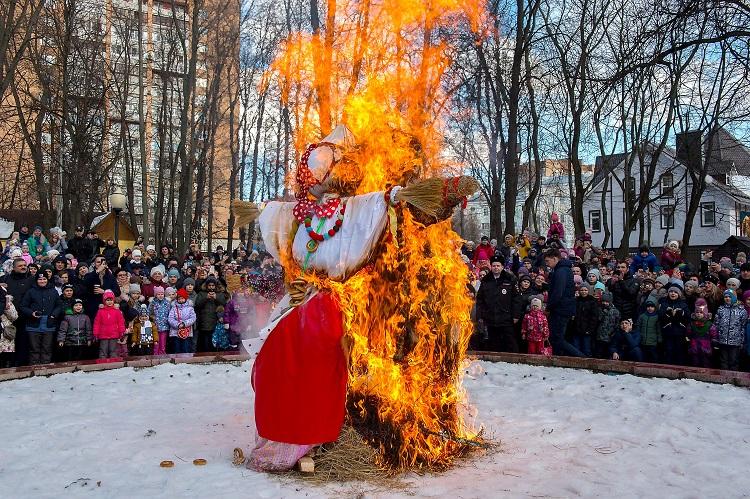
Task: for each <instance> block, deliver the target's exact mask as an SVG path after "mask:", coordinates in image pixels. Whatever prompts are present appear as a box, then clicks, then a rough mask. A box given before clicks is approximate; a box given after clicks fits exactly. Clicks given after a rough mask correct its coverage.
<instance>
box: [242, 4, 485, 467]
mask: <svg viewBox="0 0 750 499" xmlns="http://www.w3.org/2000/svg"><path fill="white" fill-rule="evenodd" d="M334 5H336V4H334ZM480 5H481V4H480V3H475V2H472V1H469V2H458V1H451V0H445V1H442V2H440V4H439V5H435V4H430V3H424V2H414V3H408V4H403V3H399V2H395V3H390V2H386V3H383V4H374V3H365V4H361V3H352V4H345V5H339V6H338V7H337V8H338V9H339V10H340V11H337V12H336V15H341V16H342V18H344V19H352V18H356V19H358V21H357V24H356V29H348V28H346V27H345V28H342V29H341V30H340V31H338V32H337V36H335V37H334V39H335V40H336V41H335V43H331V44H330V45H328V44H327V43H322V41H321V40H319V39H318V38H316V36H315V35H313V36H311V37H308V38H305V37H304V36H303V35H296V36H292V37H290V39H289V40H288V41H287V42H286V44H285V45H284V47H283V48H282V50H281V52H280V54H279V56H278V57H277V60H276V62H275V63H274V66H273V77H274V78H276V81H277V82H278V84H279V85H280V87H281V88H282V91H283V92H284V93H285V99H286V101H287V102H288V104H289V105H290V107H291V108H292V111H293V112H294V113H295V115H296V123H298V124H299V126H298V128H297V133H296V134H295V140H296V141H297V148H298V150H299V151H300V152H301V157H300V160H299V163H298V166H297V168H296V170H295V171H294V172H293V173H292V175H291V176H290V178H289V179H288V182H289V184H290V185H291V186H292V187H293V188H294V192H295V200H294V201H290V202H282V201H273V202H269V203H265V204H260V205H250V204H249V203H246V202H237V203H236V204H235V205H234V210H235V214H236V215H237V216H238V218H240V219H241V220H239V221H238V224H242V223H243V222H246V221H247V220H250V219H255V218H257V220H258V224H259V228H260V231H261V233H262V236H263V239H264V242H265V245H266V249H267V250H268V251H269V252H270V253H271V254H272V255H273V256H274V257H275V258H276V259H277V260H278V261H280V262H281V263H282V265H283V267H284V271H285V281H286V288H287V291H288V294H287V295H286V296H285V297H284V299H282V300H281V302H280V303H279V304H278V306H277V307H276V309H275V311H274V314H273V315H272V317H271V321H270V323H269V325H268V326H267V327H266V328H264V329H263V330H262V331H261V333H260V337H259V338H258V339H257V340H254V342H253V346H252V348H256V349H258V353H257V357H256V359H255V363H254V366H253V374H252V384H253V389H254V390H255V420H256V427H257V432H258V438H257V442H256V446H255V449H254V450H253V452H252V453H251V456H250V460H249V463H250V465H251V467H254V468H256V469H260V470H283V469H289V468H291V467H292V466H293V465H294V464H295V463H296V462H297V461H298V460H299V459H300V458H301V457H303V456H305V455H308V454H309V453H310V452H311V451H312V449H313V448H315V447H316V446H318V445H320V444H324V443H327V442H333V441H336V439H337V438H338V437H339V434H340V433H341V430H342V427H343V426H344V424H346V425H347V426H348V427H350V428H352V429H353V430H354V431H356V433H357V434H358V435H359V436H360V437H361V438H362V439H363V441H365V442H366V443H367V444H368V445H369V446H371V447H372V448H373V449H374V450H375V451H376V456H377V458H376V459H377V461H378V463H379V464H380V465H382V466H386V467H388V468H389V469H394V470H404V469H440V468H445V467H447V466H449V465H450V464H451V463H452V462H453V460H454V459H455V458H456V457H457V456H460V455H462V454H464V453H465V452H466V451H467V450H468V449H469V448H471V447H472V446H473V445H474V444H475V443H476V441H477V431H476V429H474V428H472V427H471V425H469V424H467V423H466V422H465V421H464V419H463V417H462V405H463V404H466V400H465V394H464V392H463V390H462V388H461V376H460V372H461V370H460V367H461V363H462V361H463V360H464V357H465V352H466V349H467V346H468V342H469V338H470V336H471V333H472V323H471V320H470V316H469V313H470V308H471V298H470V296H469V294H468V293H467V289H466V280H465V275H466V268H465V265H464V264H463V262H462V260H461V258H460V255H459V253H458V251H457V248H458V247H459V246H460V238H459V236H458V235H457V234H456V233H454V232H453V231H452V230H451V225H450V218H451V215H452V214H453V211H454V209H455V208H456V207H457V206H461V205H462V204H463V203H465V202H466V198H467V196H469V195H471V194H473V193H474V192H476V191H477V190H478V184H477V183H476V181H474V180H473V179H472V178H470V177H466V176H463V175H461V166H460V165H455V164H451V163H450V162H449V161H448V160H447V159H445V158H444V157H443V156H442V151H443V146H444V134H443V131H442V130H441V126H442V122H441V116H442V113H443V112H444V109H445V95H444V91H443V88H444V86H445V83H446V82H445V81H444V78H443V76H444V73H445V70H446V67H447V63H448V60H449V57H450V54H449V52H450V47H449V45H448V44H446V43H445V41H444V40H441V38H440V37H441V36H442V35H441V34H440V33H441V32H443V29H442V28H446V27H447V26H449V25H450V24H451V23H458V22H468V23H471V24H472V25H475V24H478V22H479V18H480V17H481V12H482V11H481V7H480ZM363 9H367V10H366V12H365V11H363ZM329 16H330V13H329ZM352 16H354V17H352ZM363 16H366V17H367V21H366V22H365V17H363ZM333 19H335V16H333ZM363 23H364V24H363ZM349 28H351V26H350V27H349ZM330 29H332V30H333V29H334V28H333V27H331V28H330ZM321 57H322V60H323V62H325V64H324V67H325V69H323V66H321ZM352 72H354V73H353V74H352ZM344 73H346V74H344ZM269 78H270V77H269ZM323 87H325V90H322V88H323ZM305 89H307V90H308V93H307V94H305ZM306 99H307V100H306ZM302 102H306V104H302ZM313 102H314V103H315V104H316V105H311V103H313ZM313 108H315V109H317V112H312V111H311V109H313ZM333 120H336V121H339V122H340V123H341V124H339V125H338V126H335V127H334V126H333V125H332V124H331V122H332V121H333ZM326 129H328V130H329V132H327V133H321V132H322V131H325V130H326ZM321 137H323V138H322V139H321Z"/></svg>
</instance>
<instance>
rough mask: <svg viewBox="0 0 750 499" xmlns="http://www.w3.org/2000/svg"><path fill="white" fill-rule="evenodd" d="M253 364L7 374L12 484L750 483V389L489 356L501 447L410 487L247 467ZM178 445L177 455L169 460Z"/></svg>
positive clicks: (367, 492)
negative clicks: (317, 480) (240, 452)
mask: <svg viewBox="0 0 750 499" xmlns="http://www.w3.org/2000/svg"><path fill="white" fill-rule="evenodd" d="M250 365H251V364H250V363H249V362H247V363H245V364H243V365H242V366H233V365H219V364H214V365H208V366H205V365H185V364H182V365H171V364H166V365H162V366H159V367H154V368H150V369H143V370H139V371H135V370H133V369H131V368H126V369H120V370H115V371H106V372H97V373H80V372H79V373H72V374H61V375H57V376H53V377H50V378H28V379H23V380H18V381H10V382H4V383H0V422H2V423H1V424H2V428H3V431H2V439H1V440H0V497H3V498H26V497H28V498H48V497H50V498H51V497H55V498H56V497H102V498H119V497H123V498H133V497H139V498H140V497H164V498H175V497H211V498H223V497H233V498H234V497H274V498H275V497H308V498H309V497H335V496H338V497H357V496H360V497H415V496H416V497H422V496H424V497H441V498H442V497H451V498H454V497H461V498H473V497H477V498H479V497H481V498H494V497H579V496H580V497H659V498H671V497H696V498H704V497H717V498H731V497H747V496H749V495H750V417H748V415H750V391H748V390H746V389H742V388H736V387H733V386H719V385H710V384H705V383H700V382H696V381H690V380H683V381H670V380H663V379H642V378H636V377H633V376H628V375H625V376H608V375H604V374H592V373H590V372H586V371H575V370H566V369H559V368H546V367H534V366H526V365H513V364H492V363H481V364H480V363H476V364H474V365H472V366H470V371H471V372H472V373H476V374H479V376H477V378H476V379H468V378H467V379H466V381H465V386H466V387H467V389H468V392H469V394H470V397H471V399H472V402H473V403H474V404H476V406H477V408H478V409H479V411H480V418H481V420H483V421H484V423H485V426H486V427H487V428H488V434H490V435H494V436H495V438H496V439H497V440H499V441H500V443H501V446H500V450H499V451H495V452H493V453H490V454H487V455H484V456H480V457H477V458H474V459H471V460H467V461H462V462H461V463H459V464H458V466H457V467H455V468H454V469H452V470H450V471H448V472H445V473H441V474H431V475H426V476H408V477H406V478H405V481H406V482H407V484H408V487H407V488H406V489H401V490H395V491H388V490H383V489H382V488H381V489H378V488H375V487H373V486H371V485H368V484H361V483H350V484H343V485H329V486H325V487H320V486H311V485H309V484H307V483H305V482H302V481H297V480H289V479H281V478H279V477H275V476H270V475H266V474H262V473H255V472H252V471H249V470H247V469H244V468H235V467H233V466H232V464H231V457H232V450H233V448H234V447H243V448H245V449H247V448H248V447H249V446H250V444H251V441H252V439H253V434H254V431H253V421H252V407H253V398H252V392H251V390H250V387H249V383H248V381H249V369H250ZM484 370H486V372H487V374H486V375H485V374H484V373H483V372H482V371H484ZM194 458H205V459H207V460H208V465H207V466H203V467H197V466H194V465H193V464H192V460H193V459H194ZM163 459H171V460H173V461H174V462H175V467H174V468H171V469H163V468H160V467H159V462H160V461H162V460H163ZM360 494H363V495H360Z"/></svg>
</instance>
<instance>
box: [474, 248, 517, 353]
mask: <svg viewBox="0 0 750 499" xmlns="http://www.w3.org/2000/svg"><path fill="white" fill-rule="evenodd" d="M490 263H491V270H492V272H490V273H489V274H487V275H486V276H485V277H484V278H483V279H482V284H481V285H480V286H479V292H478V293H477V318H478V319H479V320H481V321H483V322H484V324H485V325H486V326H487V332H488V336H489V347H490V350H492V351H495V352H518V343H517V342H516V338H515V330H514V327H513V325H514V324H516V323H517V322H518V321H519V319H520V318H521V317H520V316H521V311H520V300H519V299H518V289H517V287H516V278H515V276H514V275H513V274H511V273H510V272H508V271H507V270H505V269H504V265H503V260H502V258H497V257H494V258H492V259H491V260H490Z"/></svg>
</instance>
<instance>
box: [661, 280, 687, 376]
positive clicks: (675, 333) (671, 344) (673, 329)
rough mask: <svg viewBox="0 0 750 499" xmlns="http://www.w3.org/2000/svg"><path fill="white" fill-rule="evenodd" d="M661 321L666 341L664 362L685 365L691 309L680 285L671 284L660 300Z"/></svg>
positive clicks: (663, 337) (663, 336) (664, 340)
mask: <svg viewBox="0 0 750 499" xmlns="http://www.w3.org/2000/svg"><path fill="white" fill-rule="evenodd" d="M659 321H660V322H661V333H662V340H663V343H664V362H665V363H667V364H674V365H684V364H685V353H686V350H687V348H686V346H687V345H686V343H687V342H686V341H685V337H686V336H687V328H688V324H689V322H690V310H689V309H688V306H687V303H686V302H685V295H684V294H683V292H682V288H681V287H680V286H679V285H677V284H671V285H670V286H669V288H668V289H667V296H666V297H664V298H662V299H661V300H659Z"/></svg>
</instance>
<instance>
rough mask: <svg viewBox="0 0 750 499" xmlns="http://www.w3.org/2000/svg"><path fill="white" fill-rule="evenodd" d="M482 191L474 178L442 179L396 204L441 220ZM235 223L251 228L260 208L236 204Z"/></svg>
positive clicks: (399, 196)
mask: <svg viewBox="0 0 750 499" xmlns="http://www.w3.org/2000/svg"><path fill="white" fill-rule="evenodd" d="M478 190H479V183H478V182H477V181H476V180H474V179H473V178H472V177H468V176H461V177H457V178H449V179H442V178H439V177H434V178H428V179H425V180H418V181H416V182H414V183H413V184H411V185H408V186H406V187H404V188H403V189H401V190H399V191H398V192H397V193H396V200H397V201H403V202H405V203H409V204H410V205H412V206H414V207H415V208H417V209H418V210H420V211H422V212H424V213H425V214H427V215H430V216H433V217H438V216H439V214H440V212H441V211H443V210H444V209H445V208H446V207H453V206H455V205H457V204H458V203H459V202H460V201H461V199H462V198H463V197H466V196H470V195H472V194H474V193H475V192H477V191H478ZM232 210H233V211H234V216H235V223H236V224H237V225H240V226H241V225H247V224H249V223H251V222H254V221H255V220H256V219H257V218H258V217H259V216H260V207H259V206H258V205H257V204H255V203H251V202H249V201H242V200H239V199H235V200H234V201H232Z"/></svg>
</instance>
